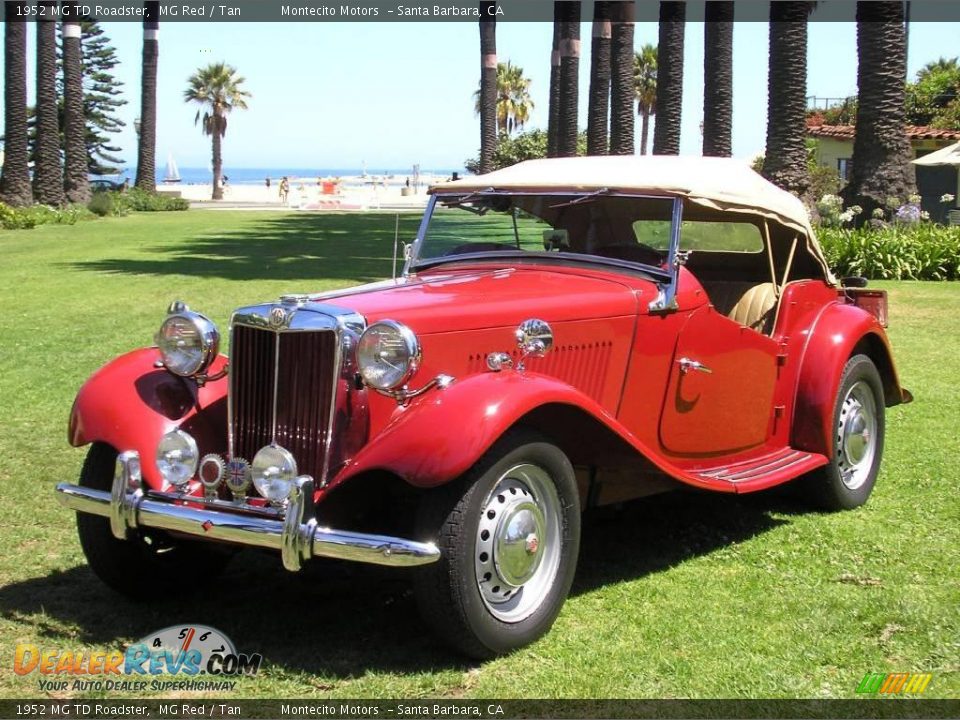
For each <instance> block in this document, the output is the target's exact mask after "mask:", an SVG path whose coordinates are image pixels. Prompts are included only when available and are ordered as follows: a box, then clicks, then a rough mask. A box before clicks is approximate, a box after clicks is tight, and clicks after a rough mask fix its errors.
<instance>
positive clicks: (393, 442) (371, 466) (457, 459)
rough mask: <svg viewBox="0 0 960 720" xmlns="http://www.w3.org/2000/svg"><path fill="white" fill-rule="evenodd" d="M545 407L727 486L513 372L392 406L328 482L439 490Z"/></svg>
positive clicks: (552, 383)
mask: <svg viewBox="0 0 960 720" xmlns="http://www.w3.org/2000/svg"><path fill="white" fill-rule="evenodd" d="M544 405H569V406H571V407H574V408H577V409H578V410H580V411H583V412H585V413H587V414H588V415H590V416H591V417H593V418H594V419H595V420H596V421H597V422H599V423H602V424H603V425H605V426H606V427H607V428H609V429H610V430H611V431H612V432H614V433H616V435H618V436H619V437H620V438H622V439H623V440H624V441H625V442H626V443H628V444H629V445H631V446H632V447H633V448H634V449H635V450H636V451H637V452H638V453H639V454H641V455H643V456H645V457H646V458H647V459H648V460H650V461H651V462H652V463H653V464H654V465H656V466H658V467H660V469H661V470H663V471H664V472H666V473H668V474H670V475H672V476H674V477H676V478H677V479H680V480H683V481H685V482H688V483H690V484H693V485H697V486H701V487H712V488H713V489H717V490H724V491H727V492H730V491H732V489H733V488H732V486H730V485H729V483H726V482H714V483H708V482H703V481H702V480H700V479H699V478H696V477H694V476H692V475H690V474H687V473H684V472H682V471H680V470H678V468H675V467H672V466H671V465H669V464H668V463H666V462H665V461H663V459H662V458H660V457H659V456H658V454H657V453H656V452H653V451H652V449H651V448H648V447H646V446H645V445H644V444H643V443H642V442H641V441H640V440H639V439H638V438H637V437H636V436H635V435H633V433H631V432H630V431H629V430H627V429H626V428H625V427H624V426H623V425H621V424H620V423H619V422H618V421H617V419H616V417H614V416H613V415H612V414H611V413H609V412H607V410H605V409H604V408H603V406H601V405H600V404H598V403H597V402H596V401H595V400H593V399H592V398H590V397H588V396H587V395H584V394H583V393H581V392H580V391H578V390H577V389H576V388H574V387H572V386H570V385H568V384H566V383H564V382H562V381H560V380H557V379H556V378H553V377H549V376H546V375H539V374H537V373H532V372H525V373H520V372H514V371H506V372H500V373H492V372H491V373H483V374H479V375H474V376H471V377H468V378H466V379H464V380H460V381H457V382H455V383H454V384H453V385H450V386H449V387H447V388H445V389H443V390H433V391H431V392H430V394H428V395H424V396H423V397H422V398H420V399H419V400H418V401H415V402H414V403H413V404H411V405H410V406H408V407H398V408H397V410H396V411H395V412H394V415H393V417H392V418H391V420H390V422H389V423H388V424H387V426H386V427H385V428H384V430H383V431H382V432H380V433H379V434H378V435H377V436H376V437H373V438H371V439H370V441H369V442H368V444H367V445H366V446H365V447H364V448H363V450H361V451H360V452H359V453H357V455H356V456H355V457H354V458H353V459H352V460H351V462H350V463H349V464H348V465H347V466H346V467H345V468H343V470H341V471H340V473H338V475H337V476H336V477H335V478H334V479H333V481H332V483H331V489H332V487H333V486H335V485H338V484H339V483H341V482H344V481H345V480H348V479H349V478H351V477H354V476H356V475H359V474H361V473H364V472H368V471H372V470H386V471H388V472H391V473H394V474H396V475H398V476H399V477H401V478H403V479H404V480H406V481H407V482H408V483H410V484H411V485H414V486H417V487H422V488H429V487H435V486H437V485H442V484H444V483H446V482H449V481H450V480H453V479H454V478H456V477H458V476H460V475H462V474H463V473H464V472H466V471H467V470H468V469H469V468H470V467H471V466H472V465H473V464H474V463H476V462H477V460H479V459H480V457H481V456H482V455H483V453H485V452H486V451H487V450H488V449H489V448H490V446H492V445H493V443H494V442H496V440H497V439H498V438H499V437H500V436H501V435H503V433H504V432H506V431H507V430H508V429H509V428H510V427H512V426H513V425H515V424H516V423H517V422H518V421H520V420H521V419H522V418H523V417H524V416H525V415H527V414H528V413H530V412H531V411H532V410H535V409H536V408H538V407H541V406H544Z"/></svg>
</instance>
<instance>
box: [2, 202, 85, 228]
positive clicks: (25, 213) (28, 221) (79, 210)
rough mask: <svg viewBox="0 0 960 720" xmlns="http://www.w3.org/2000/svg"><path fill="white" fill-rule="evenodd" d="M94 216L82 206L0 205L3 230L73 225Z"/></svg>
mask: <svg viewBox="0 0 960 720" xmlns="http://www.w3.org/2000/svg"><path fill="white" fill-rule="evenodd" d="M93 217H94V215H93V213H91V212H90V211H89V210H87V208H85V207H84V206H83V205H67V206H66V207H63V208H55V207H50V206H49V205H30V206H28V207H11V206H9V205H5V204H4V203H0V226H2V227H3V228H4V230H29V229H30V228H34V227H36V226H37V225H50V224H56V225H73V224H75V223H76V222H77V221H78V220H90V219H91V218H93Z"/></svg>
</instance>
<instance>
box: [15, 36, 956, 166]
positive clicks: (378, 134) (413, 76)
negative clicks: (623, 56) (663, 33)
mask: <svg viewBox="0 0 960 720" xmlns="http://www.w3.org/2000/svg"><path fill="white" fill-rule="evenodd" d="M103 27H104V29H105V31H106V33H107V35H108V36H109V37H110V38H111V40H112V41H113V44H114V46H115V48H116V50H117V53H118V57H119V59H120V66H119V67H118V68H116V74H117V77H118V79H119V80H121V81H122V82H123V83H124V90H125V97H126V98H127V99H128V100H129V104H128V105H126V106H124V107H123V108H122V109H121V110H120V117H121V119H122V120H124V121H126V122H127V127H126V129H125V130H124V132H123V133H122V134H121V135H119V136H118V139H119V145H120V146H121V147H122V148H123V152H122V157H123V158H124V159H125V160H126V163H127V166H128V168H130V169H129V171H128V172H129V174H130V175H132V174H133V173H134V172H135V170H134V166H135V162H136V135H135V133H134V129H133V119H134V118H135V117H136V116H137V115H138V111H139V87H140V53H141V37H142V30H141V26H140V25H139V23H135V22H114V23H111V22H106V23H103ZM551 37H552V30H551V25H550V24H549V23H529V22H513V23H499V24H498V25H497V51H498V57H499V59H500V60H501V61H506V60H510V61H511V62H513V63H514V64H516V65H520V66H521V67H522V68H523V69H524V71H525V73H526V75H527V77H529V78H530V79H531V80H532V83H531V95H532V98H533V101H534V104H535V107H534V109H533V111H532V112H531V115H530V121H529V123H528V125H527V127H530V128H532V127H541V128H546V126H547V107H548V90H549V74H550V66H549V58H550V44H551ZM581 37H582V38H583V39H584V42H583V51H582V57H581V61H580V115H579V117H580V124H581V127H585V126H586V105H587V89H588V84H589V66H590V62H589V37H590V25H589V23H584V24H583V26H582V28H581ZM958 37H960V23H946V22H941V23H931V22H914V23H911V25H910V43H909V59H908V72H909V75H910V76H911V77H913V75H914V74H915V73H916V71H917V70H918V69H919V68H920V67H922V66H923V65H924V64H925V63H927V62H929V61H931V60H935V59H937V58H938V57H940V56H946V57H954V56H956V55H957V54H960V50H958V45H957V38H958ZM656 40H657V26H656V23H638V24H637V28H636V47H637V48H639V47H640V46H641V45H642V44H644V43H648V42H649V43H654V44H655V43H656ZM767 46H768V41H767V24H766V23H763V22H737V23H735V26H734V78H733V88H734V105H733V151H734V155H735V156H736V157H742V158H751V157H753V156H754V155H755V154H757V153H758V152H761V151H762V150H763V146H764V141H765V132H766V110H767V108H766V104H767V99H766V93H767ZM34 53H35V46H34V34H33V27H32V26H30V31H29V33H28V58H29V60H28V87H29V93H28V94H29V102H31V103H32V102H33V99H32V98H33V85H34V75H33V65H34V62H33V60H34ZM220 60H222V61H225V62H227V63H230V64H231V65H234V66H235V67H236V68H237V69H238V70H239V72H240V74H242V75H243V76H244V77H245V78H246V83H245V86H246V88H247V89H248V90H249V91H250V92H251V93H252V95H253V97H252V98H251V99H250V101H249V110H246V111H243V112H237V113H235V114H233V115H232V116H231V117H230V120H229V127H228V131H227V136H226V138H225V141H224V150H223V152H224V160H225V166H226V167H227V168H231V167H232V168H318V169H320V168H360V167H361V166H362V165H365V166H366V168H367V169H368V170H369V171H370V172H372V173H376V172H382V171H383V170H386V169H391V170H394V169H404V168H409V167H412V165H413V164H414V163H419V164H420V165H421V169H422V170H424V171H429V170H431V169H434V170H453V169H459V168H461V167H462V165H463V162H464V160H465V159H467V158H469V157H473V156H475V155H476V154H477V147H478V145H479V120H478V118H477V117H476V115H475V114H474V100H473V92H474V90H475V89H476V87H477V83H478V79H479V66H480V60H479V33H478V29H477V25H476V23H474V22H428V23H398V22H395V23H340V22H336V23H322V22H286V23H280V22H274V23H211V22H198V23H183V22H181V23H176V24H166V25H161V29H160V61H159V79H158V107H159V111H158V137H157V160H158V164H159V166H161V167H162V166H163V165H164V164H165V162H166V158H167V155H168V153H170V154H172V155H173V157H174V158H175V159H176V162H177V164H178V165H179V166H180V167H181V168H184V167H207V166H209V164H210V143H209V139H208V138H206V137H204V136H203V135H202V134H201V132H200V129H199V128H198V127H197V126H195V125H194V116H195V114H196V109H195V108H194V107H191V106H188V105H187V104H185V103H184V101H183V91H184V88H185V86H186V79H187V77H188V76H189V75H190V74H191V73H192V72H193V71H195V70H196V69H197V68H198V67H200V66H202V65H205V64H207V63H210V62H214V61H220ZM684 63H685V65H684V69H685V72H684V90H683V94H684V102H683V124H682V132H681V153H682V154H685V155H688V154H693V155H696V154H699V152H700V146H701V135H700V122H701V120H702V112H703V98H702V94H703V88H702V83H703V24H702V23H695V22H690V23H687V26H686V42H685V47H684ZM0 68H2V57H0ZM856 89H857V88H856V26H855V25H854V23H852V22H849V23H845V22H811V23H810V24H809V60H808V77H807V94H808V95H816V96H819V97H834V98H839V97H846V96H848V95H853V94H855V93H856ZM0 101H2V98H0ZM0 118H2V116H0ZM639 131H640V128H639V118H638V121H637V137H638V145H639ZM651 138H652V132H651Z"/></svg>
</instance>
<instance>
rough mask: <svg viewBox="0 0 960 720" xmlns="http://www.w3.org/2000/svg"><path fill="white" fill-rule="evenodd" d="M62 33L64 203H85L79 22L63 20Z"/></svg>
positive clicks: (86, 178)
mask: <svg viewBox="0 0 960 720" xmlns="http://www.w3.org/2000/svg"><path fill="white" fill-rule="evenodd" d="M62 29H63V32H62V35H63V145H64V158H65V162H64V172H63V189H64V192H65V193H66V196H67V200H68V201H69V202H72V203H83V204H86V203H87V202H88V201H89V200H90V178H89V176H88V172H89V161H88V158H87V143H86V133H87V127H86V122H85V119H84V115H83V68H82V67H81V49H80V34H81V30H80V21H79V20H76V19H72V20H64V21H63V26H62Z"/></svg>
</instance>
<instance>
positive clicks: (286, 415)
mask: <svg viewBox="0 0 960 720" xmlns="http://www.w3.org/2000/svg"><path fill="white" fill-rule="evenodd" d="M230 345H231V347H230V378H231V379H230V393H231V398H230V405H231V417H230V423H231V425H230V430H231V434H232V438H233V450H232V452H233V456H234V457H242V458H244V459H246V460H247V461H252V460H253V456H254V455H256V454H257V451H258V450H260V448H262V447H264V446H265V445H269V444H270V443H271V442H276V443H277V444H278V445H281V446H282V447H284V448H286V449H287V450H289V451H290V452H291V453H293V456H294V458H296V461H297V467H298V470H299V472H300V474H302V475H311V476H312V477H313V478H315V479H316V480H317V482H318V483H322V482H323V480H324V478H323V470H324V459H325V456H326V453H327V450H328V446H329V438H328V437H327V436H328V433H329V432H330V412H331V405H332V400H333V398H332V393H333V391H334V377H335V375H336V374H337V373H338V368H337V334H336V332H334V331H333V330H332V329H330V330H326V329H324V330H316V331H300V332H279V333H278V332H274V331H272V330H267V329H263V328H257V327H249V326H245V325H234V327H233V337H232V340H231V343H230Z"/></svg>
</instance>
